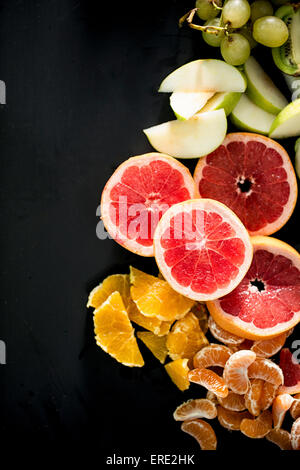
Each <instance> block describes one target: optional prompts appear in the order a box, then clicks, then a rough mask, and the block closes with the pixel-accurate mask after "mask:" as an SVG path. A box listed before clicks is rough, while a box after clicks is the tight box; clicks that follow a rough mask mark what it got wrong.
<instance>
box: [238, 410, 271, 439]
mask: <svg viewBox="0 0 300 470" xmlns="http://www.w3.org/2000/svg"><path fill="white" fill-rule="evenodd" d="M271 429H272V413H271V412H270V411H268V410H265V411H263V412H262V413H261V414H260V415H259V416H258V417H257V418H254V419H253V418H252V419H249V418H245V419H243V420H242V422H241V426H240V430H241V431H242V433H243V434H245V436H248V437H251V438H252V439H261V438H263V437H265V436H266V435H267V434H268V433H269V432H270V431H271Z"/></svg>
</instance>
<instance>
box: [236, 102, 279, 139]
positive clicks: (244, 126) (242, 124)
mask: <svg viewBox="0 0 300 470" xmlns="http://www.w3.org/2000/svg"><path fill="white" fill-rule="evenodd" d="M275 118H276V116H275V115H272V114H271V113H268V112H267V111H265V110H264V109H261V108H259V107H258V106H257V105H256V104H255V103H253V102H252V101H251V99H250V98H249V97H248V96H247V95H246V94H245V93H243V94H242V96H241V98H240V100H239V102H238V104H237V106H236V107H235V108H234V110H233V111H232V113H231V114H230V119H231V122H232V123H233V124H234V125H235V126H236V127H237V128H238V129H241V130H245V131H250V132H255V133H257V134H262V135H268V132H269V130H270V127H271V124H272V122H273V120H274V119H275Z"/></svg>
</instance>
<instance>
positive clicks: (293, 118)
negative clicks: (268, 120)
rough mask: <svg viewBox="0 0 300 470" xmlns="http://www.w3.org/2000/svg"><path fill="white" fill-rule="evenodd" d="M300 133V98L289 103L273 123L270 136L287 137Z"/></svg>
mask: <svg viewBox="0 0 300 470" xmlns="http://www.w3.org/2000/svg"><path fill="white" fill-rule="evenodd" d="M298 135H300V98H299V99H298V100H295V101H292V102H291V103H290V104H288V105H287V106H286V107H285V108H283V110H282V111H280V113H279V114H277V116H276V119H275V120H274V122H273V123H272V126H271V129H270V132H269V137H272V138H274V139H285V138H286V137H295V136H298Z"/></svg>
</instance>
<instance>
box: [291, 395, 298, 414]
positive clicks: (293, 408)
mask: <svg viewBox="0 0 300 470" xmlns="http://www.w3.org/2000/svg"><path fill="white" fill-rule="evenodd" d="M297 396H298V397H299V398H296V397H297ZM290 414H291V417H292V418H294V419H297V418H299V417H300V395H296V396H295V397H294V402H293V403H292V406H291V407H290Z"/></svg>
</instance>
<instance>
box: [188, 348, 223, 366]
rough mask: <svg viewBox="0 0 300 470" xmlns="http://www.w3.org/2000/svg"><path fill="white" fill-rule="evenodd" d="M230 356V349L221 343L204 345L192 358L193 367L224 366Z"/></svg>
mask: <svg viewBox="0 0 300 470" xmlns="http://www.w3.org/2000/svg"><path fill="white" fill-rule="evenodd" d="M230 356H231V351H230V349H229V348H227V347H226V346H223V345H222V344H213V343H211V344H210V345H209V346H205V347H204V348H202V349H200V351H198V352H197V353H196V354H195V356H194V359H193V362H194V367H195V368H201V367H212V366H219V367H224V366H225V364H226V361H227V359H229V357H230Z"/></svg>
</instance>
